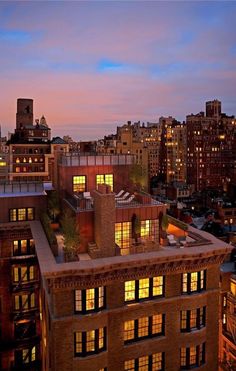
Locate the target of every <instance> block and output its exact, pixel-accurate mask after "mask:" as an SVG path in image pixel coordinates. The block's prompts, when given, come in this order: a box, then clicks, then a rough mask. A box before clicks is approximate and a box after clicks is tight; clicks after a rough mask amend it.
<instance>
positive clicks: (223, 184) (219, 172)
mask: <svg viewBox="0 0 236 371" xmlns="http://www.w3.org/2000/svg"><path fill="white" fill-rule="evenodd" d="M187 181H188V183H189V184H193V185H194V186H195V189H196V190H202V189H204V188H209V187H213V188H217V189H225V190H226V189H227V186H228V184H229V183H231V182H232V183H235V181H236V120H235V117H234V116H227V115H226V114H224V113H221V102H219V101H218V100H214V101H210V102H206V114H204V112H200V113H198V114H196V115H193V114H191V115H188V116H187Z"/></svg>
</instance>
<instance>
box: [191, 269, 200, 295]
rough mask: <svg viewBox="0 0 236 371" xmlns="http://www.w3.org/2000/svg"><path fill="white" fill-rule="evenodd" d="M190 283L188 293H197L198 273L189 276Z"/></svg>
mask: <svg viewBox="0 0 236 371" xmlns="http://www.w3.org/2000/svg"><path fill="white" fill-rule="evenodd" d="M190 277H191V282H190V291H191V292H192V291H197V289H198V287H197V282H198V272H192V273H191V274H190Z"/></svg>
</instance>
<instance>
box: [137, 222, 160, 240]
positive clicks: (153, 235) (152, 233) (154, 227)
mask: <svg viewBox="0 0 236 371" xmlns="http://www.w3.org/2000/svg"><path fill="white" fill-rule="evenodd" d="M140 237H141V238H143V239H152V240H153V241H156V240H157V237H158V220H156V219H154V220H141V230H140Z"/></svg>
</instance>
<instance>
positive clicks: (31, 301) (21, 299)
mask: <svg viewBox="0 0 236 371" xmlns="http://www.w3.org/2000/svg"><path fill="white" fill-rule="evenodd" d="M33 308H35V293H34V292H33V293H31V294H20V295H15V296H14V310H29V309H33Z"/></svg>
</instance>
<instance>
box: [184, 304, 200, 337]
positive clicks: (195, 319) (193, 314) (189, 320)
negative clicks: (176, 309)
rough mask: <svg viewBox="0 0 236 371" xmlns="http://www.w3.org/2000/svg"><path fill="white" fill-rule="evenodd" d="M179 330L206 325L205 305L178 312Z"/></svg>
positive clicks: (193, 328)
mask: <svg viewBox="0 0 236 371" xmlns="http://www.w3.org/2000/svg"><path fill="white" fill-rule="evenodd" d="M180 321H181V322H180V323H181V332H189V331H192V330H196V329H200V328H202V327H204V326H205V325H206V307H202V308H197V309H192V310H183V311H181V314H180Z"/></svg>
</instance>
